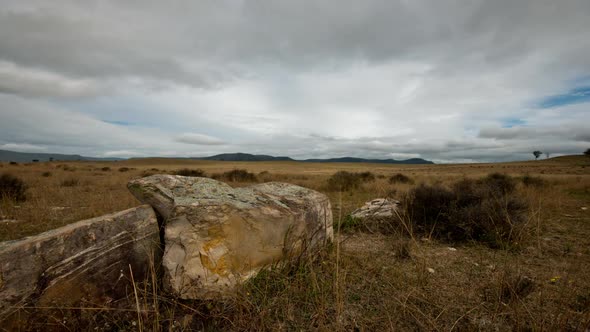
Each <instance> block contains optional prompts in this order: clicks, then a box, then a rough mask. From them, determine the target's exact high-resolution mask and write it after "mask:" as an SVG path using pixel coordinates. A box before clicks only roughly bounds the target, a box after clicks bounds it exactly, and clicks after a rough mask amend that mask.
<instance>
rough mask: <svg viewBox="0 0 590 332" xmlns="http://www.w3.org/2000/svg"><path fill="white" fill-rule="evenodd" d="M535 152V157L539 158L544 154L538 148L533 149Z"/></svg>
mask: <svg viewBox="0 0 590 332" xmlns="http://www.w3.org/2000/svg"><path fill="white" fill-rule="evenodd" d="M533 154H534V155H535V159H539V157H540V156H541V155H542V154H543V152H541V151H539V150H537V151H533Z"/></svg>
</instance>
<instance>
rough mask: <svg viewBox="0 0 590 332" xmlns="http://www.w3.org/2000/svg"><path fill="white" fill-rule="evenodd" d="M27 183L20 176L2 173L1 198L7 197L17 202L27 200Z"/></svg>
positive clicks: (0, 179) (0, 176) (0, 180)
mask: <svg viewBox="0 0 590 332" xmlns="http://www.w3.org/2000/svg"><path fill="white" fill-rule="evenodd" d="M26 191H27V185H26V184H25V182H24V181H23V180H21V179H20V178H18V177H16V176H13V175H10V174H2V175H0V198H7V199H11V200H14V201H17V202H21V201H25V200H26V199H27V196H26Z"/></svg>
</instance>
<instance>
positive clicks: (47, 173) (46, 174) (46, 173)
mask: <svg viewBox="0 0 590 332" xmlns="http://www.w3.org/2000/svg"><path fill="white" fill-rule="evenodd" d="M41 176H42V177H44V178H48V177H50V176H51V172H43V173H41Z"/></svg>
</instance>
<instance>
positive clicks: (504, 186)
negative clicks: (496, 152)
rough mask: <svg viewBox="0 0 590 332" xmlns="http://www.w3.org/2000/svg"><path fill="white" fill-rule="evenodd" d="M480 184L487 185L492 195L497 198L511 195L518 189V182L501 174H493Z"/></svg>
mask: <svg viewBox="0 0 590 332" xmlns="http://www.w3.org/2000/svg"><path fill="white" fill-rule="evenodd" d="M479 182H481V183H483V184H485V185H486V186H487V187H488V189H489V190H490V191H491V193H492V194H494V195H496V196H497V197H500V196H503V195H508V194H511V193H512V192H514V189H516V180H514V178H512V177H510V176H508V175H506V174H501V173H492V174H490V175H488V176H486V177H485V178H483V179H481V180H479Z"/></svg>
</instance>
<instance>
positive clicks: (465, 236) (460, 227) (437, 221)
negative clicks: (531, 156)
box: [404, 174, 528, 248]
mask: <svg viewBox="0 0 590 332" xmlns="http://www.w3.org/2000/svg"><path fill="white" fill-rule="evenodd" d="M515 186H516V185H515V181H514V179H512V178H511V177H508V176H506V175H501V174H491V175H489V176H487V177H485V178H483V179H480V180H470V179H464V180H461V181H459V182H456V183H455V184H454V185H453V186H452V187H451V189H448V188H446V187H443V186H441V185H436V184H435V185H424V184H422V185H420V186H418V187H416V188H414V189H412V190H411V191H410V192H409V193H408V195H407V197H406V198H405V199H404V207H405V211H406V213H407V215H408V217H409V219H410V221H411V223H412V229H413V230H414V231H418V232H419V233H422V234H427V235H429V236H433V237H436V238H439V239H443V240H448V241H452V242H464V241H470V240H474V241H479V242H483V243H486V244H488V245H489V246H490V247H493V248H507V247H509V246H512V245H517V244H518V243H519V241H521V239H522V237H524V226H525V224H526V220H527V218H526V217H527V216H526V212H527V209H528V206H527V204H526V202H525V201H523V200H522V199H520V198H519V197H518V196H516V195H515V194H514V189H515Z"/></svg>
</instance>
